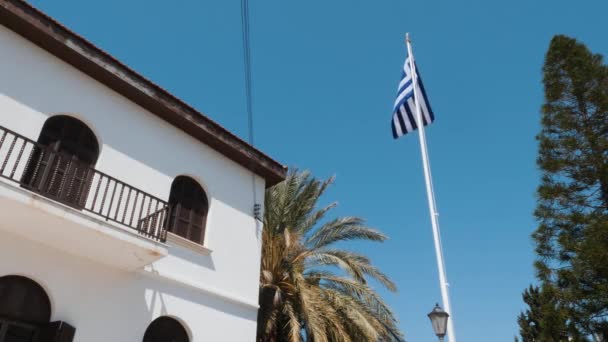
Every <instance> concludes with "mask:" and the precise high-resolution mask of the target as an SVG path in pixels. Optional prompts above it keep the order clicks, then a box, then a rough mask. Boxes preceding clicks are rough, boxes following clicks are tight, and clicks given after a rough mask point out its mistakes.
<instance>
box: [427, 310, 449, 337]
mask: <svg viewBox="0 0 608 342" xmlns="http://www.w3.org/2000/svg"><path fill="white" fill-rule="evenodd" d="M428 316H429V318H430V319H431V324H432V325H433V330H434V331H435V335H437V337H439V341H443V338H444V336H445V333H446V331H447V328H448V317H450V315H448V313H447V312H445V311H443V309H442V308H441V307H440V306H439V304H435V307H434V308H433V311H431V313H429V315H428Z"/></svg>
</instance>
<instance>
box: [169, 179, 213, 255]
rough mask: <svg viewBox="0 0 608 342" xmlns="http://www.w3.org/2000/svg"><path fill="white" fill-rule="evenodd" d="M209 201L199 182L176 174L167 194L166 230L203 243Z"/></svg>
mask: <svg viewBox="0 0 608 342" xmlns="http://www.w3.org/2000/svg"><path fill="white" fill-rule="evenodd" d="M208 211H209V202H208V200H207V194H205V191H204V190H203V187H201V185H200V184H198V182H197V181H195V180H194V179H192V178H190V177H188V176H178V177H176V178H175V179H174V180H173V184H171V194H170V195H169V215H168V219H169V222H168V225H167V227H168V231H170V232H171V233H173V234H176V235H179V236H181V237H183V238H186V239H188V240H190V241H193V242H196V243H199V244H201V245H202V244H203V242H204V239H205V225H206V221H207V212H208Z"/></svg>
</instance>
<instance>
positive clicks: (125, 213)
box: [0, 126, 169, 242]
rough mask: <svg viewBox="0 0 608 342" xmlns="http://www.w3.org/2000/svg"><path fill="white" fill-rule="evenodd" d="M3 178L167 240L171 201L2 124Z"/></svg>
mask: <svg viewBox="0 0 608 342" xmlns="http://www.w3.org/2000/svg"><path fill="white" fill-rule="evenodd" d="M0 177H2V178H5V179H8V180H10V181H13V182H16V183H18V184H20V185H21V187H23V188H25V189H28V190H30V191H32V192H35V193H38V194H40V195H42V196H44V197H47V198H50V199H53V200H55V201H57V202H60V203H63V204H65V205H68V206H70V207H73V208H74V209H77V210H84V211H87V212H90V213H93V214H95V215H96V216H99V217H101V218H103V219H105V220H107V221H112V222H116V223H119V224H121V225H123V226H126V227H129V228H132V229H134V230H136V231H137V232H138V233H139V234H142V235H144V236H147V237H149V238H152V239H154V240H157V241H162V242H164V241H165V240H166V237H167V225H168V222H169V220H168V214H169V205H168V204H167V202H165V201H163V200H161V199H159V198H157V197H155V196H152V195H150V194H148V193H146V192H144V191H142V190H139V189H137V188H135V187H132V186H130V185H128V184H126V183H124V182H122V181H120V180H118V179H116V178H114V177H111V176H109V175H107V174H105V173H103V172H100V171H98V170H95V169H94V168H93V167H91V166H90V165H87V164H85V163H82V162H80V161H78V160H77V159H76V158H75V157H73V156H70V155H67V154H64V153H61V152H56V151H53V150H51V149H49V148H48V147H47V146H43V145H41V144H39V143H37V142H36V141H33V140H31V139H28V138H26V137H24V136H22V135H20V134H17V133H15V132H13V131H11V130H9V129H7V128H4V127H2V126H0Z"/></svg>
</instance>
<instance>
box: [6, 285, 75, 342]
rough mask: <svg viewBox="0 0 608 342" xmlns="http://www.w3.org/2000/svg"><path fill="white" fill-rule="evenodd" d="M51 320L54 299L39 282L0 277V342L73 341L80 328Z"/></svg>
mask: <svg viewBox="0 0 608 342" xmlns="http://www.w3.org/2000/svg"><path fill="white" fill-rule="evenodd" d="M50 320H51V301H50V300H49V297H48V296H47V294H46V291H44V289H43V288H42V287H41V286H40V285H39V284H38V283H36V282H35V281H33V280H31V279H29V278H26V277H22V276H17V275H8V276H4V277H0V342H44V341H56V342H72V340H73V338H74V334H75V332H76V329H75V328H74V327H72V326H71V325H69V324H67V323H65V322H61V321H56V322H50Z"/></svg>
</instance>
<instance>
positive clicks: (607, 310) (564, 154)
mask: <svg viewBox="0 0 608 342" xmlns="http://www.w3.org/2000/svg"><path fill="white" fill-rule="evenodd" d="M543 74H544V86H545V104H544V105H543V107H542V129H541V132H540V134H539V135H538V136H537V139H538V141H539V146H540V147H539V156H538V160H537V163H538V166H539V168H540V171H541V173H542V180H541V184H540V186H539V187H538V205H537V208H536V210H535V216H536V218H537V220H538V222H539V226H538V228H537V230H536V231H535V232H534V234H533V238H534V240H535V242H536V253H537V254H538V259H537V261H536V263H535V266H536V270H537V276H538V278H539V280H540V281H541V282H543V283H544V284H546V285H548V286H551V287H552V288H554V289H555V291H557V292H558V293H557V298H558V300H559V306H560V308H561V309H563V310H565V312H566V313H567V317H568V321H569V324H571V325H573V326H576V327H577V328H578V329H580V330H581V331H583V332H584V334H587V335H591V334H594V335H597V334H603V333H604V330H606V325H607V322H608V67H607V66H606V65H605V64H604V63H603V59H602V56H601V55H598V54H594V53H592V52H591V51H589V49H588V48H587V47H586V46H585V45H583V44H582V43H579V42H577V41H576V40H575V39H572V38H569V37H566V36H562V35H558V36H555V37H554V38H553V39H552V40H551V44H550V46H549V50H548V52H547V55H546V59H545V65H544V67H543ZM604 338H605V337H604Z"/></svg>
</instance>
